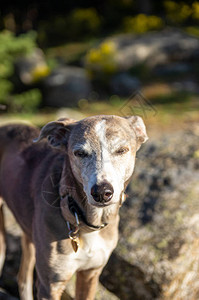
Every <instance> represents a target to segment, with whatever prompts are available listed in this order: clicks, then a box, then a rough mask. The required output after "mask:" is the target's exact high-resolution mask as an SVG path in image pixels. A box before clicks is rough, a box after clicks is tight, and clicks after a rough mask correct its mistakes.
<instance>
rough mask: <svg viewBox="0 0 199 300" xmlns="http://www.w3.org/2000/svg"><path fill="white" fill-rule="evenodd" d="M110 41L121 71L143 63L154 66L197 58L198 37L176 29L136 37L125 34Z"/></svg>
mask: <svg viewBox="0 0 199 300" xmlns="http://www.w3.org/2000/svg"><path fill="white" fill-rule="evenodd" d="M110 40H111V41H112V42H114V43H115V44H116V47H117V56H116V62H117V65H118V68H119V69H120V70H129V69H130V68H132V67H135V66H137V65H139V64H143V63H144V64H146V65H147V66H148V67H150V68H153V67H155V66H157V65H162V64H163V65H165V64H168V63H170V62H183V63H185V62H186V61H187V62H189V61H197V60H198V58H199V39H198V38H196V37H194V36H191V35H189V34H187V33H185V32H183V31H180V30H177V29H170V30H163V31H159V32H151V33H147V34H143V35H139V36H136V35H133V34H125V35H120V36H117V37H114V38H112V39H110Z"/></svg>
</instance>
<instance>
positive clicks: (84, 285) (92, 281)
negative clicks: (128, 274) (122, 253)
mask: <svg viewBox="0 0 199 300" xmlns="http://www.w3.org/2000/svg"><path fill="white" fill-rule="evenodd" d="M102 269H103V268H100V269H91V270H87V271H79V272H77V281H76V297H75V300H94V299H95V293H96V288H97V284H98V281H99V276H100V274H101V272H102Z"/></svg>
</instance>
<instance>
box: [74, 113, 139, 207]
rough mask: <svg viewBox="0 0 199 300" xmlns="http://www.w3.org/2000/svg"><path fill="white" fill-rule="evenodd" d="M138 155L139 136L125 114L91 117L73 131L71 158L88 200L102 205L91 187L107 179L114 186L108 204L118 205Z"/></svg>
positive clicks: (76, 176) (92, 203)
mask: <svg viewBox="0 0 199 300" xmlns="http://www.w3.org/2000/svg"><path fill="white" fill-rule="evenodd" d="M135 155H136V135H135V132H134V130H133V129H132V128H131V127H130V125H129V123H128V121H127V120H126V119H124V118H121V117H110V116H109V117H108V116H107V117H104V118H102V117H101V118H98V119H96V118H94V117H93V118H87V119H85V120H83V121H82V123H81V124H80V126H79V128H78V127H77V128H76V130H74V132H72V134H71V136H70V140H69V157H70V161H71V168H72V171H73V174H74V176H75V178H76V179H77V180H78V181H79V182H81V183H82V185H83V189H84V192H85V193H86V196H87V199H88V203H89V204H91V205H94V206H102V204H101V203H97V202H96V201H95V200H94V198H93V197H92V195H91V188H92V187H93V186H94V185H95V184H97V185H100V184H101V183H102V182H104V181H106V182H108V183H110V184H111V185H112V187H113V189H114V193H113V196H112V199H111V201H109V202H108V204H109V205H110V204H118V203H119V201H120V197H121V193H122V192H123V191H124V185H125V182H126V181H127V180H128V179H129V178H130V177H131V175H132V173H133V170H134V165H135Z"/></svg>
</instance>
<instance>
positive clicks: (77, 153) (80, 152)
mask: <svg viewBox="0 0 199 300" xmlns="http://www.w3.org/2000/svg"><path fill="white" fill-rule="evenodd" d="M74 155H75V156H77V157H82V158H83V157H87V156H88V153H87V152H85V151H84V150H75V151H74Z"/></svg>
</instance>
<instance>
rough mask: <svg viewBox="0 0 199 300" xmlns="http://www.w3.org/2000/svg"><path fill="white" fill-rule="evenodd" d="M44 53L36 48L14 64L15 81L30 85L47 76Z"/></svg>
mask: <svg viewBox="0 0 199 300" xmlns="http://www.w3.org/2000/svg"><path fill="white" fill-rule="evenodd" d="M49 73H50V70H49V67H48V66H47V63H46V60H45V56H44V53H43V51H42V50H41V49H39V48H37V49H35V50H34V52H32V53H31V54H29V55H28V56H25V57H20V58H18V60H17V61H16V63H15V79H14V81H19V83H22V84H25V85H30V84H33V83H34V82H36V81H38V80H40V79H43V78H44V77H46V76H47V75H49Z"/></svg>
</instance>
